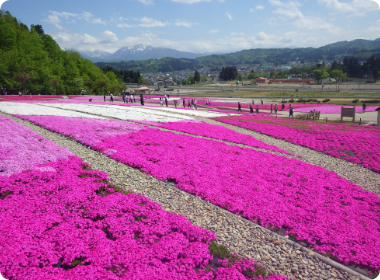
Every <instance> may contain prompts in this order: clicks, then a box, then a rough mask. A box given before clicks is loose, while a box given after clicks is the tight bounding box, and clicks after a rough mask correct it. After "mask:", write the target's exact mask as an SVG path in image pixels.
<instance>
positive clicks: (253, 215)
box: [24, 117, 380, 269]
mask: <svg viewBox="0 0 380 280" xmlns="http://www.w3.org/2000/svg"><path fill="white" fill-rule="evenodd" d="M24 118H26V119H31V118H30V117H24ZM32 121H33V120H32ZM36 123H38V122H36ZM76 137H78V136H74V138H76ZM78 139H79V138H78ZM93 148H94V149H95V150H99V151H103V152H107V151H110V150H111V151H112V154H109V156H110V157H111V158H113V159H115V160H117V161H120V162H123V163H125V164H128V165H130V166H133V167H136V168H140V169H141V170H142V171H144V172H146V173H148V174H150V175H152V176H154V177H156V178H158V179H160V180H169V181H174V182H176V186H177V187H178V188H180V189H182V190H184V191H187V192H189V193H192V194H194V195H197V196H200V197H201V198H203V199H205V200H208V201H210V202H212V203H213V204H215V205H219V206H221V207H224V208H225V209H227V210H229V211H231V212H233V213H235V214H239V215H242V216H243V217H245V218H247V219H249V220H252V221H257V222H258V223H260V224H261V225H263V226H265V227H271V228H274V229H276V230H280V229H282V230H284V231H285V233H286V234H291V235H294V236H295V237H296V238H297V240H300V241H305V242H307V243H309V244H312V245H313V246H314V249H315V250H317V251H319V252H322V253H329V254H331V255H332V256H333V257H334V258H336V259H338V260H339V261H341V262H343V263H346V264H347V263H356V264H361V265H363V266H366V267H367V268H368V269H379V268H380V260H379V258H378V257H377V256H378V255H380V240H379V238H378V236H379V231H380V215H379V213H380V198H379V197H378V196H376V195H375V194H373V193H370V192H367V191H364V190H363V189H361V188H360V187H359V186H357V185H355V184H353V183H350V182H349V181H347V180H346V179H343V178H341V177H339V176H338V175H337V174H336V173H334V172H331V171H326V170H325V169H323V168H321V167H316V166H313V165H310V164H307V163H304V162H302V161H299V160H296V159H288V158H286V157H283V156H277V155H274V154H270V153H265V152H259V151H255V150H251V149H247V148H240V147H236V146H228V145H226V144H224V143H221V142H218V141H214V140H208V139H201V138H194V137H191V136H188V135H178V134H174V133H172V132H163V131H161V130H159V129H150V128H149V129H143V130H140V131H139V132H132V133H129V134H127V135H118V136H115V137H110V138H106V139H103V140H102V142H98V143H97V144H95V145H93Z"/></svg>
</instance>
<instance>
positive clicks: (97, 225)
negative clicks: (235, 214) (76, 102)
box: [0, 116, 286, 280]
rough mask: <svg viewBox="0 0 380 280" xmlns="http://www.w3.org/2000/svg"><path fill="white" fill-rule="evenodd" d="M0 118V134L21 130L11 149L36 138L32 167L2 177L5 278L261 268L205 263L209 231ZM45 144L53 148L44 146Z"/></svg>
mask: <svg viewBox="0 0 380 280" xmlns="http://www.w3.org/2000/svg"><path fill="white" fill-rule="evenodd" d="M92 121H94V120H92ZM95 121H96V120H95ZM0 124H1V128H2V134H1V137H2V139H1V140H3V141H9V140H10V138H11V137H15V136H17V134H20V135H21V136H20V137H17V138H16V139H15V140H14V144H16V145H15V147H14V149H20V150H23V149H26V148H27V147H28V145H29V144H30V143H33V148H34V153H33V154H30V155H29V156H28V159H29V160H31V165H33V164H34V167H35V168H32V169H31V165H28V166H24V165H21V167H20V168H19V169H13V171H12V172H11V171H10V172H9V173H12V174H7V175H8V176H0V198H1V200H0V234H1V236H2V237H3V238H1V239H0V248H1V254H0V272H1V274H2V275H3V276H4V277H5V278H7V279H28V280H29V279H36V280H37V279H57V280H58V279H141V280H142V279H210V280H211V279H242V280H243V279H249V278H248V277H246V276H244V275H247V273H246V272H247V271H251V272H252V271H255V269H256V268H257V267H258V266H257V263H256V262H255V261H254V260H248V259H240V260H237V261H236V262H235V263H229V262H228V261H226V260H224V261H223V262H221V263H220V264H219V265H220V267H219V268H218V269H217V270H215V269H212V268H211V269H210V268H208V265H209V263H210V260H211V259H212V258H213V256H212V255H211V254H210V250H209V244H210V243H211V242H212V241H213V240H214V239H215V234H214V233H213V232H210V231H208V230H205V229H202V228H199V227H196V226H194V225H192V224H191V223H190V222H189V221H188V220H187V219H186V218H184V217H182V216H180V215H177V214H175V213H169V212H166V211H164V210H163V209H162V208H161V206H160V205H159V204H157V203H154V202H152V201H151V200H150V199H149V198H147V197H143V196H141V195H139V194H136V193H128V192H124V191H121V190H119V189H117V188H115V187H113V186H112V185H111V184H110V182H109V181H108V178H107V174H106V173H105V172H101V171H97V170H91V169H90V168H89V166H88V165H87V164H85V163H84V162H83V161H82V160H81V159H80V158H78V157H76V156H74V155H72V154H71V153H70V152H69V151H68V150H66V151H65V153H63V152H62V150H65V149H64V148H61V147H59V146H58V145H56V144H54V143H53V142H50V143H47V142H48V140H45V139H43V138H42V137H41V136H40V135H38V134H36V133H35V132H33V131H31V130H30V129H27V128H25V127H23V126H22V125H20V124H18V123H16V122H13V121H11V120H9V119H6V118H4V117H2V116H0ZM126 130H128V129H127V128H125V131H126ZM35 140H37V142H36V143H34V142H35ZM40 140H41V141H40ZM38 144H39V145H38ZM47 144H49V145H50V146H54V145H55V147H54V148H55V149H45V148H44V147H45V146H46V145H47ZM10 149H11V148H10V147H6V148H4V146H0V156H2V157H4V155H5V154H9V155H8V158H11V159H12V160H13V161H16V160H17V158H19V154H17V153H9V151H10ZM49 154H50V155H51V157H50V158H46V156H47V155H49ZM40 158H42V159H44V160H42V161H41V160H37V159H40ZM257 279H260V277H259V278H257ZM267 279H271V280H286V278H285V277H283V276H270V277H269V278H267Z"/></svg>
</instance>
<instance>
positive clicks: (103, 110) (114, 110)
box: [44, 104, 194, 122]
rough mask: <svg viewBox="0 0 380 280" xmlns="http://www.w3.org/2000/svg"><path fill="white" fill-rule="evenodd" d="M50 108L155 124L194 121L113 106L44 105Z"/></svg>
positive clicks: (141, 109)
mask: <svg viewBox="0 0 380 280" xmlns="http://www.w3.org/2000/svg"><path fill="white" fill-rule="evenodd" d="M44 106H48V107H52V108H60V109H65V110H73V111H77V112H83V113H89V114H96V115H100V116H104V117H109V118H114V119H119V120H127V119H129V120H139V121H156V122H178V121H183V120H194V118H192V117H190V116H183V115H177V114H173V113H168V112H158V111H157V112H155V111H152V110H145V108H139V107H127V106H113V105H87V104H44Z"/></svg>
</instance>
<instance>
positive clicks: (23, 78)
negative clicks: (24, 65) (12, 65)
mask: <svg viewBox="0 0 380 280" xmlns="http://www.w3.org/2000/svg"><path fill="white" fill-rule="evenodd" d="M14 77H15V80H16V81H17V82H19V83H21V85H22V92H23V93H24V94H25V84H26V82H27V81H29V80H30V79H31V78H32V76H30V75H29V74H27V73H24V72H19V73H16V74H15V76H14Z"/></svg>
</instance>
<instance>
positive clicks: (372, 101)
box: [355, 99, 380, 103]
mask: <svg viewBox="0 0 380 280" xmlns="http://www.w3.org/2000/svg"><path fill="white" fill-rule="evenodd" d="M355 100H356V99H355ZM361 102H362V103H363V102H365V103H380V99H373V100H362V101H361Z"/></svg>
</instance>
